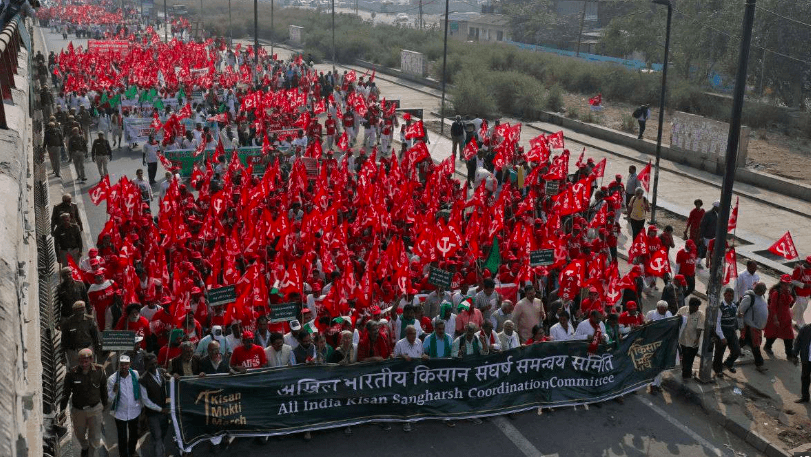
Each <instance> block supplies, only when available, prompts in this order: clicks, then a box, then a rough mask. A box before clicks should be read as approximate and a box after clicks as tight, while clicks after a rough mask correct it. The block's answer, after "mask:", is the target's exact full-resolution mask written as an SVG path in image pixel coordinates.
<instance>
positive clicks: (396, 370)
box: [170, 317, 680, 451]
mask: <svg viewBox="0 0 811 457" xmlns="http://www.w3.org/2000/svg"><path fill="white" fill-rule="evenodd" d="M679 322H680V318H679V317H674V318H669V319H664V320H660V321H656V322H652V323H649V324H647V325H645V326H643V327H641V328H639V329H637V330H635V331H632V332H631V333H629V334H628V336H627V337H626V338H625V339H624V340H623V341H622V342H620V343H619V344H618V345H615V346H611V345H602V346H601V347H600V348H599V350H598V351H597V353H596V354H589V353H588V352H587V346H588V344H587V342H585V341H562V342H548V343H539V344H533V345H531V346H527V347H522V348H517V349H513V350H510V351H505V352H499V353H496V354H491V355H487V356H471V357H466V358H461V359H449V358H443V359H430V360H427V361H411V362H406V361H405V360H402V359H394V360H387V361H385V362H380V363H361V364H354V365H348V366H345V365H297V366H294V367H291V368H276V369H260V370H255V371H252V372H249V373H246V374H239V375H215V376H207V377H205V378H198V377H196V376H195V377H185V378H181V379H180V380H179V381H172V384H171V388H170V391H171V409H172V417H173V424H174V427H175V432H176V433H175V435H176V439H177V441H178V446H180V448H181V449H184V450H187V451H189V450H190V449H191V448H192V447H194V446H195V445H196V444H199V443H200V442H203V441H205V440H208V439H211V438H216V437H221V436H223V435H229V436H233V437H240V436H241V437H249V436H272V435H284V434H290V433H299V432H304V431H310V430H318V429H326V428H335V427H346V426H350V425H356V424H362V423H367V422H372V421H405V420H408V421H418V420H423V419H439V420H442V419H463V418H470V417H484V416H493V415H501V414H507V413H511V412H518V411H523V410H528V409H532V408H537V407H540V406H553V407H558V406H569V405H579V404H585V403H592V402H600V401H605V400H609V399H611V398H614V397H617V396H619V395H623V394H625V393H627V392H629V391H632V390H634V389H637V388H639V387H642V386H644V385H645V384H647V383H649V382H650V381H651V380H652V379H653V378H654V377H655V376H656V375H658V374H659V373H660V372H661V371H662V370H665V369H669V368H672V367H673V366H674V365H675V358H676V346H677V340H678V330H679Z"/></svg>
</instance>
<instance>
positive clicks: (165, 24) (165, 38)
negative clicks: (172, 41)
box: [163, 0, 169, 43]
mask: <svg viewBox="0 0 811 457" xmlns="http://www.w3.org/2000/svg"><path fill="white" fill-rule="evenodd" d="M163 41H165V42H167V43H168V42H169V15H168V14H167V13H166V0H163Z"/></svg>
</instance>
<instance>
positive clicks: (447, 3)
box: [439, 0, 450, 135]
mask: <svg viewBox="0 0 811 457" xmlns="http://www.w3.org/2000/svg"><path fill="white" fill-rule="evenodd" d="M449 9H450V0H445V46H444V48H443V51H442V105H441V106H440V107H439V117H440V121H439V134H440V135H442V134H444V133H445V80H446V79H447V77H448V75H447V70H448V10H449Z"/></svg>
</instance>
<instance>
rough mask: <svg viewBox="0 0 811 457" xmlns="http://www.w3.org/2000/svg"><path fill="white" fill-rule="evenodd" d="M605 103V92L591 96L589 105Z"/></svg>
mask: <svg viewBox="0 0 811 457" xmlns="http://www.w3.org/2000/svg"><path fill="white" fill-rule="evenodd" d="M602 104H603V94H597V96H596V97H591V98H590V99H589V105H591V106H600V105H602Z"/></svg>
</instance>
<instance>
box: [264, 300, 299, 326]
mask: <svg viewBox="0 0 811 457" xmlns="http://www.w3.org/2000/svg"><path fill="white" fill-rule="evenodd" d="M298 307H299V304H298V303H295V302H290V303H279V304H277V305H270V323H271V324H276V323H279V322H287V321H292V320H293V319H298Z"/></svg>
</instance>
